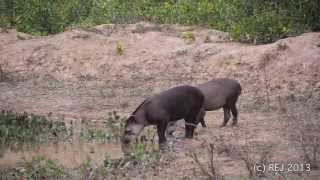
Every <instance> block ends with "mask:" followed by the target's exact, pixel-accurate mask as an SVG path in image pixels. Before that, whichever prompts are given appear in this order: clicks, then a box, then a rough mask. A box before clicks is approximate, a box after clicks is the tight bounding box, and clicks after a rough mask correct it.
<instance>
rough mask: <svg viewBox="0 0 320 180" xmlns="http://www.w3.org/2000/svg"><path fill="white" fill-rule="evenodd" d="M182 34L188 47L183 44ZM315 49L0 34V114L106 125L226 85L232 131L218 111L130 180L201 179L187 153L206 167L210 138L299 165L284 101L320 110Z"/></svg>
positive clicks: (142, 31)
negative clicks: (232, 95) (191, 91)
mask: <svg viewBox="0 0 320 180" xmlns="http://www.w3.org/2000/svg"><path fill="white" fill-rule="evenodd" d="M186 32H187V33H189V34H190V33H191V34H193V35H194V37H195V40H194V41H191V40H190V39H185V38H183V37H184V35H183V34H184V33H186ZM319 46H320V33H315V32H314V33H306V34H302V35H300V36H297V37H290V38H286V39H283V40H279V41H277V42H275V43H272V44H267V45H250V44H241V43H236V42H232V41H230V38H229V37H228V34H226V33H224V32H219V31H215V30H209V29H204V28H199V27H182V26H173V25H171V26H169V25H154V24H150V23H145V22H142V23H139V24H132V25H111V24H110V25H101V26H97V27H95V28H90V29H87V28H82V29H73V30H70V31H67V32H64V33H60V34H57V35H52V36H46V37H32V36H30V35H26V34H22V33H18V32H16V31H15V30H0V67H1V69H0V79H1V81H0V108H1V109H12V110H15V111H27V112H33V113H37V114H44V115H46V114H48V113H51V114H52V115H53V116H56V117H64V118H70V119H84V118H85V119H88V120H105V117H106V114H107V113H108V112H110V111H113V110H116V111H118V112H120V113H121V114H123V115H128V114H129V113H130V112H131V111H132V110H133V109H134V108H135V107H136V106H137V105H138V104H139V103H140V102H141V101H142V100H143V99H144V98H146V97H149V96H152V95H153V94H155V93H157V92H160V91H162V90H165V89H167V88H169V87H173V86H177V85H181V84H193V85H194V84H198V83H202V82H206V81H208V80H210V79H212V78H217V77H229V78H234V79H237V80H239V82H240V83H241V84H242V86H243V93H242V95H241V98H240V101H239V106H240V120H239V123H240V124H239V126H238V127H229V126H228V127H226V128H219V125H220V123H221V122H222V118H223V117H222V112H221V111H215V112H210V113H209V114H208V116H207V117H206V119H207V122H208V124H209V128H207V129H204V128H199V129H198V131H197V133H198V135H197V136H196V137H195V138H194V139H193V140H183V139H182V140H181V141H180V140H179V141H178V142H177V143H176V144H175V146H176V148H177V151H179V152H178V153H174V154H173V157H172V159H170V160H169V159H164V160H163V161H164V162H163V165H162V166H160V167H155V168H150V169H146V170H145V171H146V172H144V173H142V175H141V174H139V173H138V174H136V178H137V179H141V178H142V179H143V178H144V179H193V178H192V177H200V176H201V171H200V170H199V168H198V166H197V165H196V164H195V163H194V162H193V161H192V159H191V158H190V157H189V156H188V155H187V154H188V152H189V151H194V152H198V154H199V158H200V160H201V161H205V160H207V159H208V154H207V153H206V152H203V151H205V148H204V147H206V145H207V144H208V143H210V142H212V143H214V142H217V138H223V139H224V142H227V144H228V145H230V146H235V147H240V149H242V148H241V147H243V146H245V145H247V144H250V143H252V144H254V145H255V146H257V147H260V144H261V145H262V146H263V145H273V147H272V148H271V151H272V153H271V154H272V160H275V161H278V160H279V161H290V160H291V161H299V162H300V161H301V160H302V158H303V157H302V153H301V151H300V150H299V149H298V148H292V147H291V141H290V137H291V135H292V134H294V133H296V131H293V130H292V126H291V125H290V118H288V117H291V115H292V114H290V113H297V112H294V110H293V109H290V106H289V103H290V102H296V101H298V100H301V98H300V99H299V97H305V96H308V97H309V99H311V100H307V101H304V103H306V104H302V108H303V107H304V108H308V107H309V105H310V107H311V106H312V112H319V111H320V106H319V103H318V104H316V105H315V104H314V103H316V102H319V101H318V100H319V98H317V97H319V96H317V95H319V92H320V47H319ZM117 47H118V48H117ZM119 47H120V49H122V50H123V54H122V53H121V52H119ZM117 49H118V50H117ZM288 114H289V115H288ZM294 115H295V114H294ZM298 115H300V113H299V114H298ZM298 115H297V116H295V117H302V118H305V117H304V116H302V115H301V116H298ZM292 116H293V115H292ZM316 117H317V116H316ZM288 119H289V120H288ZM291 119H292V118H291ZM314 120H315V121H317V120H318V119H314ZM317 135H319V134H317ZM216 144H217V143H216ZM217 146H218V145H217ZM249 154H250V153H249ZM252 154H257V155H258V154H259V153H256V152H255V153H252ZM170 157H171V156H170ZM216 162H217V165H218V166H219V168H218V169H219V172H220V173H221V174H222V175H224V176H227V177H230V178H231V179H239V177H240V176H247V175H248V170H247V169H246V167H245V164H244V162H243V160H241V159H240V158H239V157H234V156H233V155H230V154H228V153H221V154H219V155H217V157H216ZM316 173H317V171H315V174H316ZM151 177H152V178H151ZM236 177H238V178H236ZM275 177H277V178H278V177H280V176H275ZM315 177H319V176H317V175H315ZM308 178H310V179H312V177H311V176H310V177H308Z"/></svg>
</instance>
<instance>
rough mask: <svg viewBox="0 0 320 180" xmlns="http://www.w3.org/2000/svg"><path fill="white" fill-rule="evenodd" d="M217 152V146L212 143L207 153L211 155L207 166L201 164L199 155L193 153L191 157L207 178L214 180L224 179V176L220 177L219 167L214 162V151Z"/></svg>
mask: <svg viewBox="0 0 320 180" xmlns="http://www.w3.org/2000/svg"><path fill="white" fill-rule="evenodd" d="M215 150H216V148H215V146H214V145H213V144H212V143H210V144H209V145H208V148H207V153H208V155H209V162H207V165H204V164H203V163H201V162H200V160H199V158H198V155H197V153H195V152H191V153H190V154H189V155H190V157H191V158H192V160H193V161H194V162H195V163H196V164H197V165H198V166H199V168H200V170H201V172H202V173H203V174H204V175H205V176H207V177H208V178H209V179H212V180H219V179H222V176H221V175H219V172H218V169H217V165H216V164H215V162H214V161H215V160H214V151H215Z"/></svg>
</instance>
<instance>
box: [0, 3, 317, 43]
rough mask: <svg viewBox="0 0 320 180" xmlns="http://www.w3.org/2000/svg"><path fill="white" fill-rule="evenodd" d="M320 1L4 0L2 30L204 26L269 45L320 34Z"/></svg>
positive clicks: (0, 9) (37, 31)
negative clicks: (308, 33) (149, 23)
mask: <svg viewBox="0 0 320 180" xmlns="http://www.w3.org/2000/svg"><path fill="white" fill-rule="evenodd" d="M319 17H320V2H319V1H318V0H301V1H291V0H282V1H279V0H198V1H194V0H162V1H159V0H131V1H127V0H27V1H26V0H1V1H0V26H1V27H15V28H17V29H18V30H19V31H23V32H28V33H33V34H40V35H46V34H53V33H57V32H61V31H64V30H65V29H66V28H68V27H73V26H79V25H80V26H93V25H97V24H103V23H135V22H137V21H140V20H148V21H152V22H157V23H169V24H175V23H178V24H183V25H204V26H209V27H212V28H215V29H219V30H223V31H228V32H230V33H231V35H232V36H233V37H234V39H237V40H239V41H246V42H257V43H265V42H272V41H275V40H277V39H279V38H282V37H286V36H290V35H295V34H298V33H301V32H305V31H310V30H320V18H319Z"/></svg>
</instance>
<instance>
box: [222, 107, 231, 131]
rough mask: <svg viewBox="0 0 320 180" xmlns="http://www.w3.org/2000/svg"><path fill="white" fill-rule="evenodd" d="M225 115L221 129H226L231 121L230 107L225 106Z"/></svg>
mask: <svg viewBox="0 0 320 180" xmlns="http://www.w3.org/2000/svg"><path fill="white" fill-rule="evenodd" d="M223 113H224V119H223V123H222V125H221V127H224V126H226V125H227V123H228V121H229V119H230V116H231V115H230V108H229V107H228V106H223Z"/></svg>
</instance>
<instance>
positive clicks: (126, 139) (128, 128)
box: [121, 115, 145, 153]
mask: <svg viewBox="0 0 320 180" xmlns="http://www.w3.org/2000/svg"><path fill="white" fill-rule="evenodd" d="M144 127H145V123H144V122H143V121H142V119H140V118H139V117H138V116H135V115H131V116H130V117H129V118H128V119H127V121H126V124H125V128H124V132H123V135H122V138H121V143H122V151H123V152H124V153H127V152H128V150H129V146H130V144H131V143H132V142H134V140H135V139H136V138H137V137H138V136H139V134H140V133H141V131H142V130H143V128H144Z"/></svg>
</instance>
